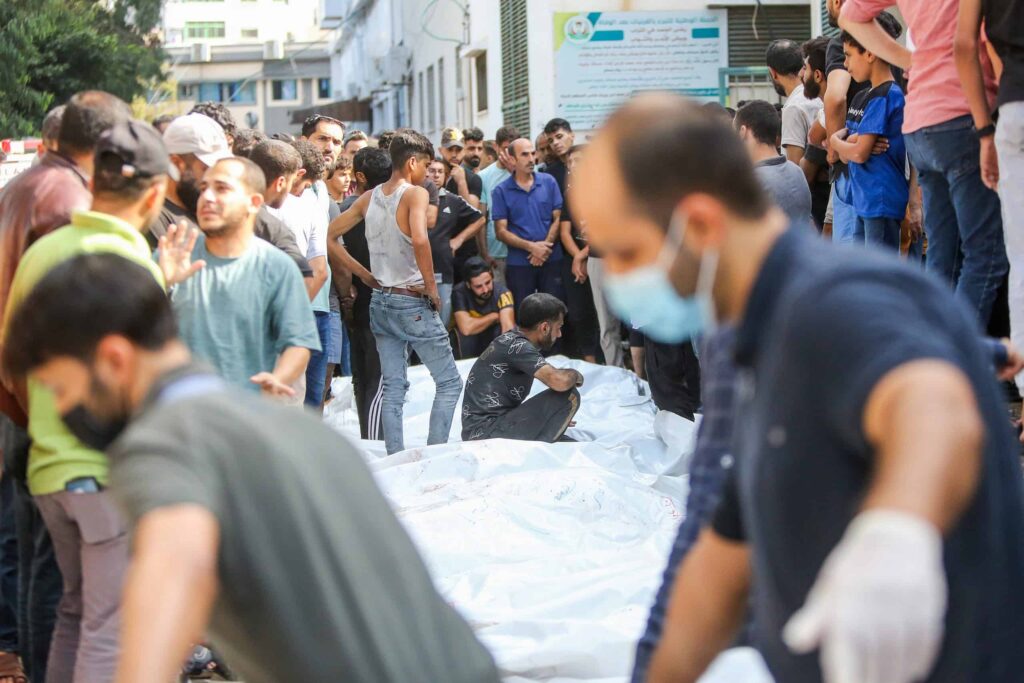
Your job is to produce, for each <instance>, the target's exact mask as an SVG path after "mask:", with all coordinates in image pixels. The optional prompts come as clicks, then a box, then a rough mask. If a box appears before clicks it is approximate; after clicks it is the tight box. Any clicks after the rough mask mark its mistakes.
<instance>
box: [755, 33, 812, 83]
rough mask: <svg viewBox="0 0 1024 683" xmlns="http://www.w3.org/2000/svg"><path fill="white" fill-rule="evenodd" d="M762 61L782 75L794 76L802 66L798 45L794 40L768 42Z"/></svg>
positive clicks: (801, 56) (802, 61)
mask: <svg viewBox="0 0 1024 683" xmlns="http://www.w3.org/2000/svg"><path fill="white" fill-rule="evenodd" d="M764 61H765V62H766V63H767V64H768V67H769V68H772V69H775V70H776V71H777V72H779V73H780V74H781V75H783V76H796V75H797V74H798V73H800V69H802V68H803V66H804V58H803V55H802V54H801V53H800V46H799V45H797V44H796V42H795V41H792V40H786V39H782V40H773V41H772V42H770V43H769V44H768V50H767V51H766V52H765V55H764Z"/></svg>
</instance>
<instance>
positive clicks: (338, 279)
mask: <svg viewBox="0 0 1024 683" xmlns="http://www.w3.org/2000/svg"><path fill="white" fill-rule="evenodd" d="M887 5H888V3H887V2H884V1H883V0H828V2H827V7H828V13H829V17H830V19H831V20H832V23H833V25H834V26H836V27H837V28H841V29H842V31H841V32H840V33H838V34H837V36H836V37H833V38H827V37H820V38H815V39H812V40H810V41H807V42H806V43H804V44H802V45H800V44H797V43H796V42H794V41H791V40H784V39H783V40H775V41H773V42H772V43H771V44H770V46H769V47H768V50H767V52H766V56H765V58H766V65H767V67H768V70H769V73H770V75H771V79H772V82H773V84H774V86H775V89H776V91H777V92H778V94H779V95H780V97H785V103H784V104H783V105H777V104H773V103H770V102H767V101H763V100H752V101H747V102H742V103H738V105H737V107H736V108H735V109H732V108H726V107H722V106H720V105H718V104H705V105H699V104H696V103H694V102H692V101H689V100H686V99H684V98H682V97H679V96H675V95H670V94H664V93H662V94H648V95H644V96H638V97H635V98H633V99H632V100H631V101H630V102H628V103H626V104H625V105H624V106H623V107H622V108H621V109H620V110H619V111H617V112H616V113H614V114H613V115H612V116H611V118H610V119H609V121H608V122H607V124H606V125H605V126H604V127H603V128H602V129H601V130H599V131H597V132H595V133H594V135H593V137H592V138H591V139H590V140H588V141H587V142H586V143H584V142H582V141H577V139H576V134H575V133H574V131H573V127H572V123H571V122H570V121H567V120H565V119H562V118H554V119H551V120H550V121H549V122H548V123H547V124H546V125H545V126H544V128H543V132H542V133H541V134H540V135H539V136H538V137H537V138H536V139H535V140H531V139H529V138H527V137H525V136H523V135H521V134H520V132H519V131H517V130H516V129H514V128H512V127H510V126H503V127H501V128H499V129H498V130H497V131H495V134H494V138H493V139H487V138H486V136H485V134H484V133H483V131H481V130H479V129H477V128H472V127H470V128H461V127H454V126H453V127H448V128H445V129H444V130H443V131H442V132H441V135H440V138H439V140H438V145H437V146H436V147H435V145H434V144H433V143H432V142H431V140H429V139H428V138H427V137H426V136H424V135H423V134H421V133H420V132H417V131H415V130H412V129H408V128H400V129H397V130H387V131H380V132H378V133H377V134H376V135H372V136H371V135H369V134H368V133H367V132H364V131H358V130H347V128H346V125H345V124H344V123H343V122H342V121H339V120H337V119H335V118H332V117H330V116H326V115H322V114H317V115H314V116H311V117H309V118H308V119H307V120H306V121H305V122H304V123H303V125H302V128H301V131H298V135H295V136H293V135H292V134H290V133H287V132H276V133H275V134H273V135H269V136H268V135H267V134H265V133H263V132H261V131H257V130H251V129H242V128H239V127H238V126H237V124H236V123H235V122H234V120H233V119H232V116H231V114H230V112H229V111H228V110H227V109H226V108H225V107H224V106H223V105H219V104H216V103H202V104H199V105H197V106H196V107H195V108H194V109H193V110H192V111H190V112H188V113H187V114H184V115H182V116H177V117H161V118H160V119H157V120H154V121H153V122H152V124H150V123H146V122H143V121H139V120H135V119H133V118H132V116H131V112H130V109H129V107H128V106H127V105H126V104H125V103H124V102H122V101H120V100H119V99H117V98H116V97H114V96H113V95H110V94H108V93H105V92H100V91H84V92H81V93H78V94H76V95H75V96H74V97H72V98H71V99H70V100H69V101H68V102H67V103H65V104H62V105H60V106H59V107H57V108H55V109H54V110H53V111H51V112H50V113H49V114H48V115H47V117H46V119H45V120H44V121H42V122H41V127H42V131H43V138H44V144H43V145H42V146H41V148H40V153H41V156H40V158H39V160H38V163H37V164H36V165H35V166H33V167H32V168H31V169H29V170H27V171H25V172H24V173H23V174H22V175H20V176H18V177H17V178H15V179H14V180H13V181H12V182H10V183H9V184H8V185H7V186H6V187H5V188H4V190H3V191H2V192H0V245H2V246H3V252H2V255H0V321H2V322H0V350H2V355H0V380H2V386H0V448H2V451H3V476H2V477H0V683H25V682H26V681H35V682H37V683H41V682H43V681H46V682H48V683H103V682H104V681H116V682H117V683H147V682H152V683H164V682H166V681H169V680H172V679H173V678H174V676H175V675H178V674H179V673H181V672H182V661H183V659H185V660H187V661H186V664H185V669H184V675H188V674H189V673H191V672H195V670H197V669H203V670H206V671H207V672H209V671H215V672H219V673H221V674H223V675H227V674H228V672H229V668H228V664H230V665H231V668H233V669H235V670H236V671H237V672H238V673H239V674H240V675H241V676H242V678H243V679H244V680H246V681H248V682H250V683H260V682H266V683H271V682H274V683H279V682H280V681H284V680H310V681H320V680H342V679H344V680H353V681H375V682H379V681H399V680H406V681H407V680H430V681H442V680H443V681H454V682H460V681H465V682H466V683H469V682H471V681H474V682H480V681H496V680H498V673H497V669H496V667H495V664H494V661H493V659H492V658H491V656H490V654H489V653H488V652H487V650H486V649H485V648H484V647H483V646H482V645H481V644H480V643H479V642H478V640H477V639H476V637H475V636H474V634H473V632H472V630H471V629H470V627H469V626H468V625H467V624H466V622H465V621H464V620H463V619H462V618H461V617H460V616H459V615H458V613H457V612H456V611H455V610H454V609H453V608H452V607H451V606H450V605H448V604H447V603H446V602H445V600H444V599H443V598H442V597H441V596H440V595H439V594H438V593H437V591H436V590H435V588H434V587H433V585H432V584H431V581H430V577H429V575H428V574H427V570H426V568H425V566H424V564H423V562H422V560H421V559H420V557H419V555H418V553H417V551H416V549H415V547H414V546H413V544H412V542H411V540H410V539H409V538H408V536H407V535H406V533H405V532H404V531H403V529H402V527H401V525H400V523H399V522H398V520H397V519H396V518H395V515H394V513H393V512H392V511H391V510H390V508H389V506H388V503H387V501H386V500H385V499H384V497H383V496H382V494H381V493H380V492H379V490H378V489H377V487H376V486H375V485H374V483H373V480H372V476H371V475H370V472H369V470H368V468H367V466H366V464H365V463H364V461H363V457H362V456H361V455H360V453H359V452H358V451H357V450H356V448H355V447H354V446H353V445H352V444H350V443H348V442H347V441H345V440H344V439H343V438H342V437H340V436H338V435H337V434H335V433H334V432H332V431H331V430H330V429H328V428H327V427H326V426H324V425H323V424H322V422H321V421H320V419H319V416H320V415H322V412H323V408H324V406H325V404H326V403H327V402H328V401H329V400H331V384H332V380H333V378H334V377H335V376H337V375H351V376H352V385H353V393H354V399H355V404H356V409H357V412H358V416H359V427H360V433H361V435H362V437H363V438H364V439H374V440H382V441H383V442H384V444H385V448H386V451H387V452H388V453H389V454H392V453H397V452H400V451H402V450H404V449H405V446H406V443H405V438H404V429H403V409H404V408H403V407H404V403H405V399H406V394H407V392H408V390H409V382H408V379H407V371H408V367H409V365H410V364H411V363H420V364H422V365H424V366H425V367H426V369H427V370H428V371H429V373H430V376H431V378H432V380H433V382H434V384H435V394H434V402H433V406H432V409H431V414H430V424H429V434H428V444H440V443H445V442H447V441H448V440H449V438H450V435H451V434H450V433H451V431H452V423H453V421H454V416H455V415H454V414H455V410H456V406H457V404H458V403H459V400H460V398H461V399H462V405H463V408H462V414H461V425H462V433H461V438H462V439H463V440H466V441H473V440H481V439H494V438H505V439H520V440H530V441H542V442H547V443H554V442H558V441H566V440H571V439H570V437H569V436H568V435H567V432H568V430H569V428H570V427H571V426H572V425H573V420H574V417H575V416H576V414H577V411H578V410H579V408H580V403H581V401H582V400H583V398H582V394H581V392H580V391H579V387H581V386H583V384H584V382H585V373H583V372H580V371H578V370H576V369H571V368H567V367H561V368H560V367H558V360H557V359H555V358H553V356H555V355H557V354H562V355H568V356H570V357H574V358H579V359H582V360H586V361H589V362H590V363H600V364H605V365H609V366H618V367H628V368H629V369H630V370H632V371H633V372H635V373H636V374H637V375H639V376H641V377H643V378H645V379H646V380H647V381H648V382H649V384H650V389H651V395H652V398H653V400H654V402H655V404H656V405H657V407H658V408H659V409H661V410H666V411H670V412H673V413H676V414H677V415H679V416H681V417H682V418H685V419H688V420H695V419H696V418H697V416H698V415H700V416H702V420H701V422H700V427H699V431H698V436H697V442H696V448H695V453H694V455H693V458H692V460H691V462H690V465H689V477H690V478H689V488H690V492H689V497H688V499H687V504H686V514H685V517H684V520H683V522H682V524H681V526H680V529H679V532H678V536H677V539H676V542H675V544H674V545H673V548H672V552H671V555H670V557H669V559H668V563H667V566H666V570H665V576H664V580H663V582H662V586H661V588H660V589H659V591H658V593H657V597H656V599H655V603H654V605H653V607H652V609H651V614H650V618H649V620H648V623H647V627H646V630H645V633H644V634H643V636H642V637H641V639H640V641H639V644H638V647H637V654H636V662H635V667H634V673H633V680H634V681H636V682H637V683H640V682H642V681H648V680H650V681H658V682H659V683H660V682H666V683H667V682H668V681H695V680H697V678H698V677H699V676H700V675H701V673H702V672H703V671H704V670H705V669H706V667H707V666H708V665H709V664H710V662H711V661H712V660H713V658H714V656H715V655H716V654H717V653H719V652H720V651H721V650H723V649H724V648H726V647H728V646H730V645H731V644H733V643H736V642H741V643H750V644H753V645H754V646H756V647H757V648H758V649H759V650H760V652H761V653H762V655H763V656H764V658H765V661H766V662H767V664H768V666H769V669H770V670H771V671H772V673H773V675H774V676H775V678H776V679H777V680H779V681H786V682H787V683H789V682H791V681H795V682H798V683H803V682H807V683H814V682H816V681H822V680H824V681H827V682H828V683H842V682H843V681H865V682H868V683H883V682H885V683H913V682H915V681H928V682H929V683H945V682H950V683H952V682H953V681H963V680H972V681H973V680H977V681H990V682H993V683H1003V682H1006V683H1009V682H1010V681H1016V680H1018V679H1019V678H1020V676H1021V672H1024V655H1022V654H1021V650H1020V648H1019V646H1018V645H1017V641H1018V640H1019V637H1020V636H1021V634H1024V604H1022V598H1021V592H1020V591H1019V590H1017V586H1016V584H1017V583H1018V582H1019V580H1020V577H1022V576H1024V500H1022V486H1021V483H1022V479H1021V471H1020V462H1019V454H1018V451H1019V446H1018V445H1015V440H1014V438H1013V434H1012V429H1011V422H1010V419H1009V417H1008V415H1007V410H1006V398H1007V392H1009V393H1012V394H1015V393H1016V390H1015V389H1014V388H1013V387H1012V384H1011V386H1009V387H1007V386H1004V387H1003V389H1002V390H1000V388H999V384H998V382H997V379H999V380H1003V381H1004V382H1009V381H1011V380H1014V379H1016V381H1017V382H1018V384H1019V386H1021V388H1024V374H1021V372H1020V371H1021V370H1022V369H1024V359H1022V357H1021V355H1020V354H1019V353H1018V352H1017V351H1016V348H1017V347H1018V346H1019V344H1015V343H1013V342H1012V341H1011V340H1008V339H1001V338H1000V337H1002V336H1004V334H1009V333H1010V330H1012V335H1011V336H1012V337H1013V339H1014V340H1016V341H1019V342H1024V317H1022V316H1024V308H1022V304H1024V275H1022V269H1024V264H1021V259H1022V258H1024V246H1022V244H1024V243H1022V242H1021V239H1022V238H1021V237H1020V235H1019V234H1017V232H1020V228H1021V226H1020V225H1019V223H1020V218H1019V214H1020V211H1019V210H1018V209H1021V208H1024V207H1021V206H1020V196H1019V194H1018V192H1017V191H1019V186H1020V182H1019V181H1020V180H1021V170H1022V169H1024V162H1022V158H1024V157H1022V154H1024V152H1022V149H1024V147H1022V144H1021V142H1022V140H1024V115H1022V114H1021V112H1022V109H1021V107H1022V106H1024V104H1022V99H1024V87H1022V83H1024V60H1022V58H1021V55H1022V54H1024V43H1022V38H1021V36H1024V31H1022V30H1021V29H1022V27H1024V4H1022V3H1021V2H1020V1H1019V0H990V1H989V2H985V3H982V2H981V1H980V0H960V1H959V2H957V0H937V1H934V2H929V3H924V2H923V1H922V0H901V1H900V2H899V6H900V9H901V12H902V15H903V17H904V19H905V20H906V22H907V25H908V28H909V32H910V34H911V35H912V37H913V42H914V45H915V48H914V50H913V51H912V52H911V51H909V50H908V49H907V48H905V47H903V46H902V45H901V44H900V43H899V42H897V39H898V38H899V37H900V36H901V34H902V32H903V26H902V25H901V24H900V22H899V21H897V20H896V18H895V17H893V16H892V15H891V14H889V13H888V12H886V11H884V10H885V7H886V6H887ZM982 27H983V28H984V30H982ZM996 111H998V124H997V123H996V115H995V114H994V112H996ZM1015 229H1016V232H1015ZM1004 234H1005V238H1004ZM834 243H846V244H844V245H842V246H836V245H835V244H834ZM886 252H889V253H886ZM901 260H902V261H903V262H902V263H901V262H900V261H901ZM1007 318H1008V321H1007V320H1006V319H1007ZM1004 329H1005V330H1007V332H1006V333H1003V332H1002V330H1004ZM627 351H628V353H627ZM458 359H475V360H474V361H473V364H472V368H471V370H470V372H469V374H468V375H467V378H466V380H465V383H463V380H462V378H461V376H460V374H459V370H458V368H457V366H456V360H458ZM535 380H539V381H540V383H541V384H542V385H543V386H544V387H546V390H544V391H541V392H540V393H538V394H536V395H535V396H533V397H532V398H530V396H531V395H532V392H533V385H534V381H535ZM261 395H262V396H261ZM300 405H304V406H306V407H307V408H309V409H310V410H308V411H303V410H300V409H298V407H299V406H300ZM740 416H742V418H741V417H740ZM1018 429H1019V426H1018ZM207 641H209V642H212V643H213V647H214V648H215V650H216V651H217V653H219V654H218V655H214V654H212V653H211V652H210V650H208V649H206V648H205V647H201V646H200V647H198V648H197V649H196V650H195V651H193V655H192V657H191V659H189V658H188V656H187V655H188V653H189V652H190V648H192V647H193V646H195V645H197V644H201V643H204V642H207ZM814 651H819V652H820V655H819V656H807V655H808V654H810V653H812V652H814ZM220 655H223V658H221V656H220Z"/></svg>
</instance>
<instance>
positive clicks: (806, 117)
mask: <svg viewBox="0 0 1024 683" xmlns="http://www.w3.org/2000/svg"><path fill="white" fill-rule="evenodd" d="M823 108H824V104H823V103H822V101H821V100H820V99H818V98H815V99H813V100H810V99H807V96H806V95H804V86H803V84H800V85H798V86H797V87H796V89H794V90H793V92H792V93H790V95H789V97H787V98H786V103H785V104H784V105H783V106H782V146H783V147H785V146H786V145H793V146H794V147H799V148H800V149H805V148H806V147H807V134H808V133H810V132H811V125H812V124H813V123H814V119H816V118H817V117H818V112H820V111H823Z"/></svg>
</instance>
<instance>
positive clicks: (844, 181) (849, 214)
mask: <svg viewBox="0 0 1024 683" xmlns="http://www.w3.org/2000/svg"><path fill="white" fill-rule="evenodd" d="M856 233H857V212H856V211H855V210H854V208H853V189H852V188H851V186H850V174H849V173H848V172H847V173H843V174H842V175H840V176H839V177H838V178H836V182H835V183H833V184H832V241H833V242H840V243H842V242H858V241H862V240H858V239H857V234H856Z"/></svg>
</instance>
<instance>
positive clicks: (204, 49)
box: [192, 43, 210, 62]
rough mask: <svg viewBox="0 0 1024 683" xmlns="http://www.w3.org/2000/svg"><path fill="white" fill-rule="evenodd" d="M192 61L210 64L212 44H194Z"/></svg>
mask: <svg viewBox="0 0 1024 683" xmlns="http://www.w3.org/2000/svg"><path fill="white" fill-rule="evenodd" d="M192 61H193V62H208V61H210V44H209V43H192Z"/></svg>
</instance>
